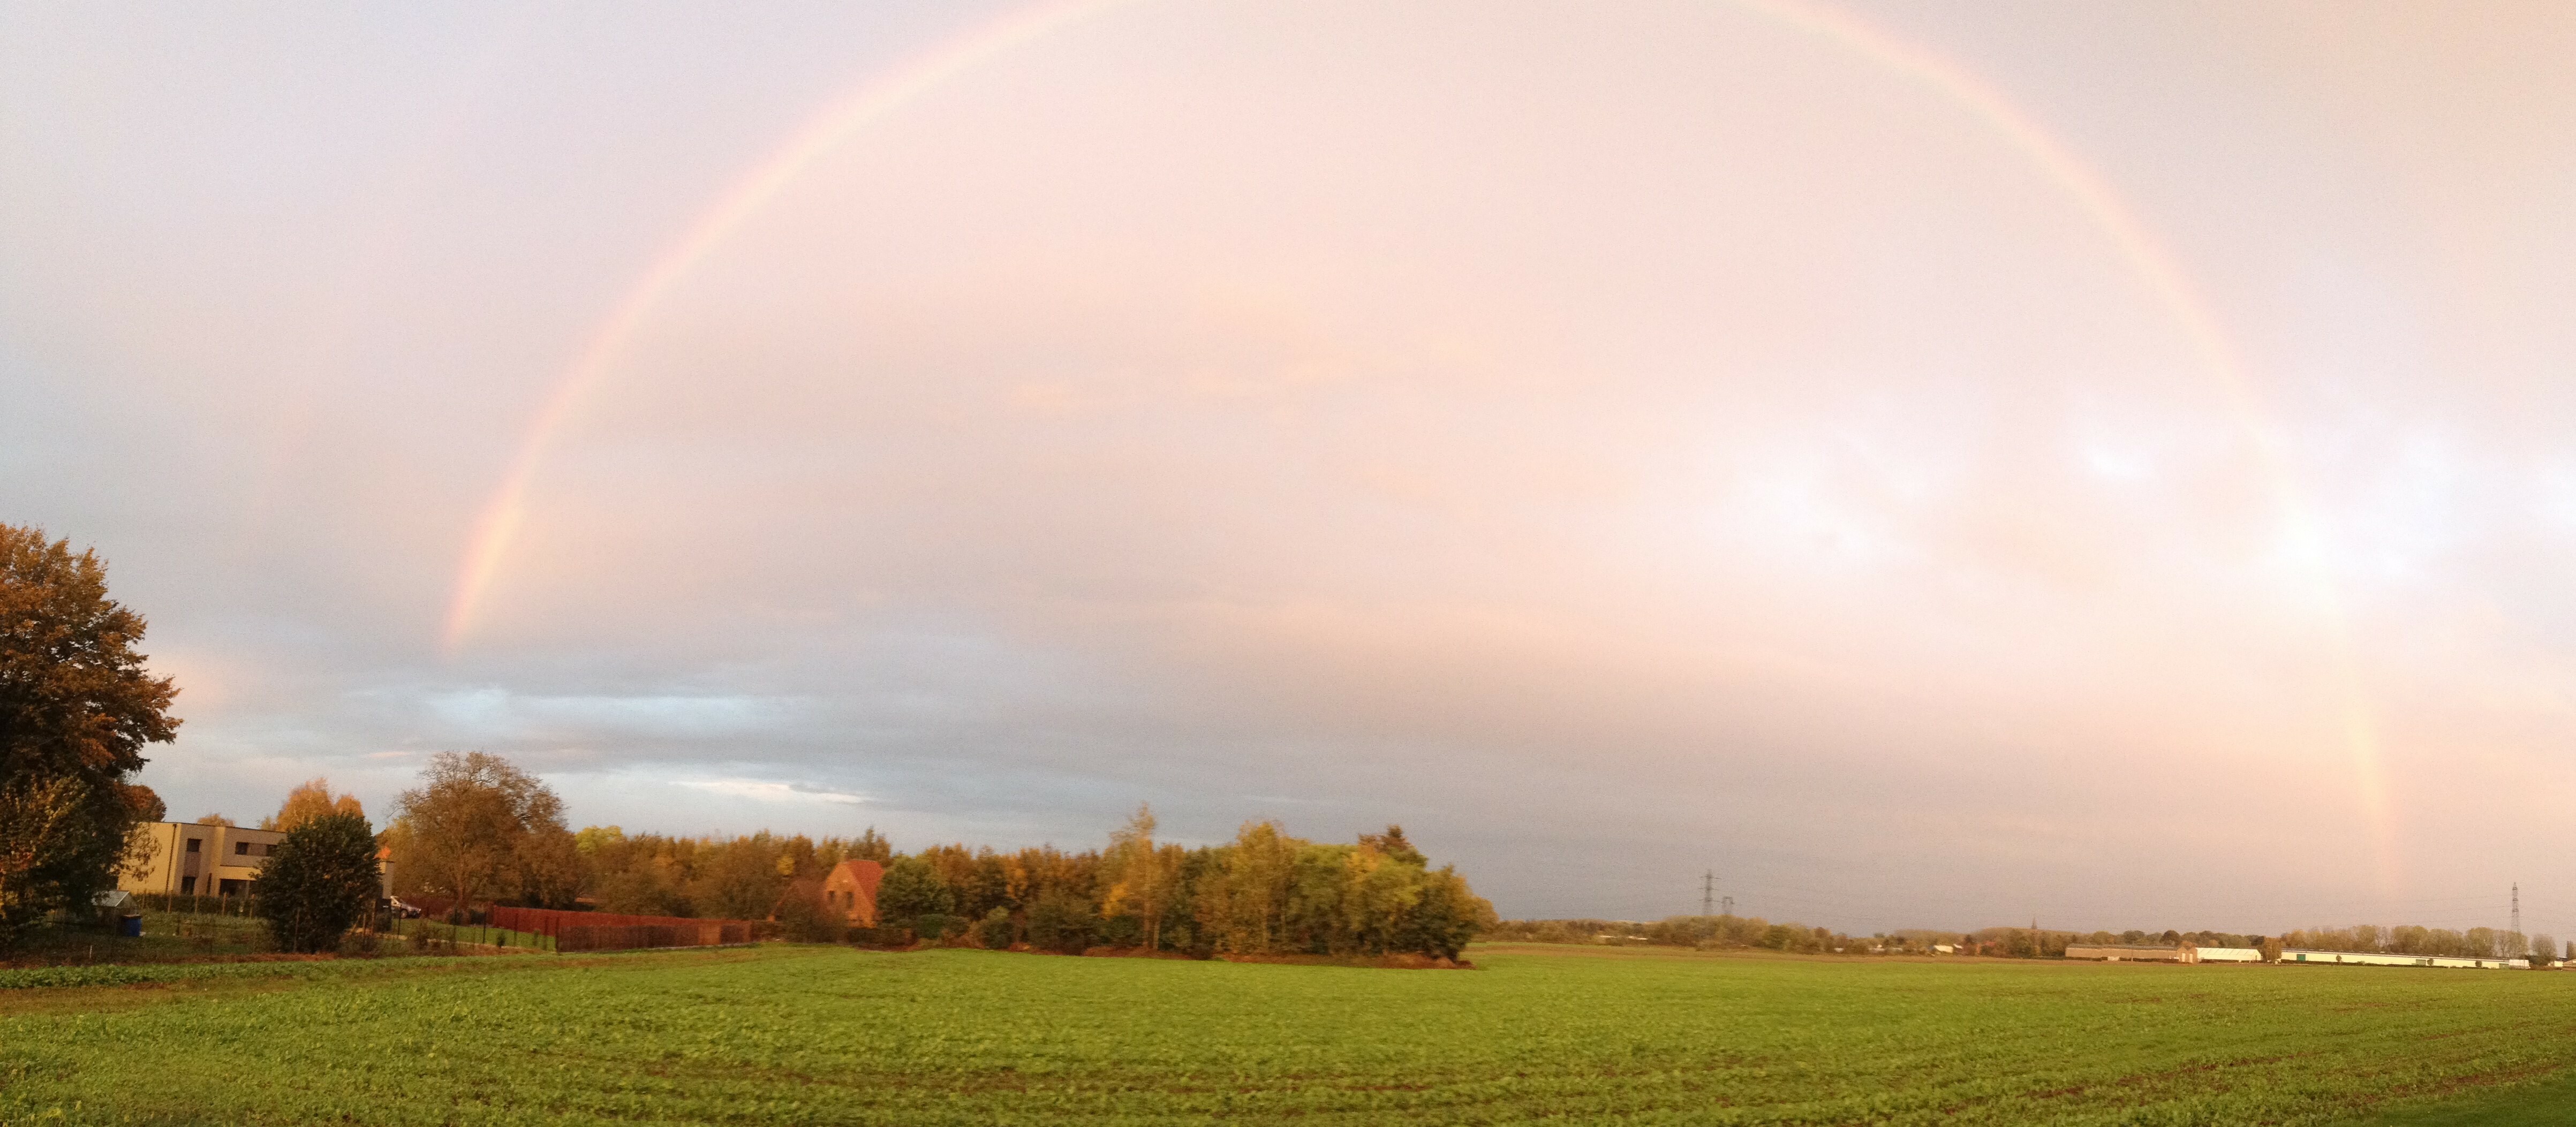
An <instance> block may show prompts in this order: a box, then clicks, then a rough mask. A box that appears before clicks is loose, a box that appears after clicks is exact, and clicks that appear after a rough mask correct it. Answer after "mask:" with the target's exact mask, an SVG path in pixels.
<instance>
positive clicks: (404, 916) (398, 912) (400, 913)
mask: <svg viewBox="0 0 2576 1127" xmlns="http://www.w3.org/2000/svg"><path fill="white" fill-rule="evenodd" d="M385 911H386V913H388V914H390V915H392V916H393V917H394V918H395V919H398V920H416V919H419V918H420V909H418V908H415V907H412V906H411V905H409V904H405V903H403V902H402V897H399V896H393V897H387V898H386V900H385Z"/></svg>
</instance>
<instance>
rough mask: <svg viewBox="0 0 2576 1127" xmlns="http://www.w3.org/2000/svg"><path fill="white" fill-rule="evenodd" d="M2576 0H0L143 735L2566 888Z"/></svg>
mask: <svg viewBox="0 0 2576 1127" xmlns="http://www.w3.org/2000/svg"><path fill="white" fill-rule="evenodd" d="M2571 54H2576V9H2569V8H2567V7H2565V6H2563V5H2549V4H2511V3H2499V4H2493V5H2485V6H2481V7H2479V8H2477V9H2475V10H2474V11H2473V12H2463V11H2461V10H2459V9H2456V8H2454V7H2452V6H2449V5H2442V4H2433V3H2423V4H2401V3H2391V4H2375V5H2366V6H2358V7H2356V6H2350V5H2335V4H2322V3H2319V4H2286V5H2285V4H2235V3H2230V4H2215V3H2212V4H2197V3H2182V4H2156V5H2075V6H2069V5H2061V4H2046V3H1976V4H1966V3H1929V4H1865V3H1857V2H1841V3H1834V4H1823V3H1813V4H1811V3H1806V2H1803V0H1741V2H1733V0H1705V2H1693V3H1678V2H1677V3H1648V2H1625V0H1622V2H1615V3H1602V4H1584V5H1562V4H1522V3H1510V2H1494V0H1477V2H1474V3H1464V2H1461V3H1444V2H1431V0H1424V2H1406V3H1400V4H1386V3H1336V2H1330V0H1327V2H1298V3H1263V2H1241V3H1236V2H1220V3H1191V4H1184V3H1177V2H1166V0H1095V2H1071V3H1063V2H1058V3H1040V4H1035V5H1018V4H1010V3H987V4H975V3H939V4H911V3H891V2H889V3H875V4H867V5H852V4H808V5H797V4H774V5H762V6H760V7H759V8H757V9H756V10H746V9H744V8H742V7H740V6H738V5H686V4H668V5H655V6H647V7H636V6H632V5H606V4H565V5H553V6H542V7H533V8H532V7H530V6H527V5H505V4H491V5H482V6H477V5H472V4H453V5H437V6H433V7H430V8H422V9H411V10H399V11H397V10H390V9H378V10H367V11H351V10H347V9H340V8H332V7H325V6H303V7H299V6H296V5H268V6H259V5H240V6H228V5H213V6H181V5H166V6H124V7H102V6H97V5H70V4H60V5H55V4H28V3H20V2H16V0H0V521H7V522H11V523H18V524H27V525H34V526H37V527H41V528H43V529H44V530H45V531H47V532H48V533H49V534H52V535H55V536H59V537H64V538H68V539H69V540H70V541H71V542H72V543H73V544H74V545H75V546H78V547H90V548H95V549H96V550H97V551H98V552H99V554H100V555H101V556H102V557H103V558H104V559H105V560H106V561H107V562H108V565H109V567H110V569H111V570H110V579H111V584H112V589H113V592H114V593H115V595H116V596H117V597H118V598H120V599H121V600H123V601H125V602H126V603H128V604H129V605H131V606H133V607H134V608H136V609H137V610H139V611H141V612H142V613H143V614H145V615H146V616H147V617H148V618H149V619H150V622H151V633H150V636H149V638H148V641H147V645H146V646H145V649H146V650H147V652H149V653H150V654H151V655H152V666H153V668H155V669H156V670H158V671H160V672H163V673H166V674H169V675H171V676H173V677H175V678H177V681H178V684H179V686H180V688H181V696H180V697H179V701H178V712H179V714H180V715H181V716H182V717H184V718H185V726H184V727H183V729H182V730H181V735H180V738H179V739H178V741H177V742H176V743H174V744H170V745H165V746H161V747H159V748H157V749H155V751H154V752H153V762H152V763H151V764H150V765H149V766H148V767H147V768H146V769H145V771H144V772H143V775H142V780H143V781H144V782H146V783H148V784H149V785H151V786H153V787H154V788H155V789H156V790H158V791H159V792H160V793H161V794H162V795H163V796H164V798H165V799H166V800H167V802H168V803H169V805H170V806H171V808H172V812H173V814H174V815H179V816H194V815H196V814H199V813H214V812H220V813H223V814H228V815H230V816H232V817H234V818H237V819H241V820H244V821H248V820H250V819H252V818H255V817H257V816H259V815H261V814H264V813H267V812H269V811H271V810H273V809H274V808H275V806H276V804H277V803H278V802H279V801H281V800H282V798H283V796H284V794H285V791H286V790H287V788H288V787H290V786H292V785H294V784H295V783H297V782H300V781H302V780H304V779H307V778H311V777H314V776H327V777H329V778H330V779H331V781H332V782H333V783H334V784H336V785H337V786H339V787H341V788H343V789H350V790H354V791H355V792H356V793H357V794H358V795H359V796H360V797H361V799H362V800H364V802H365V804H366V806H367V809H368V810H369V812H370V813H371V814H373V815H375V816H376V817H378V818H379V819H381V818H383V817H384V816H385V815H386V814H387V813H389V812H390V810H391V808H392V805H393V802H394V800H395V796H396V795H397V794H398V793H399V792H400V791H401V790H402V789H403V788H404V787H405V786H406V785H407V784H408V783H409V782H410V780H411V779H412V778H413V777H414V776H415V775H416V774H417V772H418V771H419V770H420V769H421V767H422V765H423V764H424V763H425V761H426V760H427V758H428V757H429V756H430V755H432V754H434V753H436V752H439V751H442V750H475V749H479V750H488V751H492V752H496V753H500V754H503V755H506V756H509V757H510V758H512V759H513V760H515V761H517V762H518V763H520V764H521V765H523V766H525V767H527V768H529V769H530V770H533V771H536V772H538V773H539V774H541V775H542V776H543V777H544V778H545V779H546V780H547V781H548V782H549V783H550V784H551V785H552V786H553V787H554V788H555V789H556V790H557V791H558V792H559V793H561V794H562V795H563V796H564V798H565V800H566V802H567V805H568V807H569V814H570V817H571V819H572V820H573V822H574V823H575V824H576V825H586V824H603V825H604V824H617V825H621V826H624V827H625V828H627V829H628V830H630V831H639V830H655V831H661V832H668V833H686V834H699V833H728V834H730V833H742V832H749V831H753V830H758V829H763V828H768V829H772V830H776V831H780V832H801V833H808V834H817V835H820V834H840V835H852V834H855V833H857V832H858V831H859V830H861V829H863V828H865V827H869V826H874V827H876V828H878V829H879V830H881V831H883V832H885V833H887V834H888V835H890V836H891V837H892V838H893V839H894V841H895V843H896V845H897V846H898V847H900V848H907V849H909V848H919V847H921V846H925V845H929V844H933V843H936V842H945V841H966V842H969V843H979V844H980V843H989V844H993V845H996V846H1001V847H1006V848H1008V847H1016V846H1021V845H1031V844H1038V843H1042V842H1053V843H1055V844H1058V845H1063V846H1068V847H1083V846H1090V845H1096V844H1098V843H1100V842H1101V841H1103V840H1105V838H1106V835H1107V832H1108V830H1109V829H1110V827H1112V826H1113V825H1115V824H1116V823H1117V822H1118V821H1120V820H1121V819H1122V818H1123V817H1124V815H1125V814H1126V813H1128V812H1129V811H1131V810H1133V809H1134V808H1135V806H1136V805H1137V804H1138V803H1140V802H1141V803H1151V804H1152V806H1153V808H1154V810H1155V811H1156V813H1157V814H1158V815H1159V816H1160V818H1161V820H1162V825H1163V829H1164V832H1165V834H1166V835H1167V836H1168V837H1169V838H1171V839H1173V840H1179V841H1185V842H1194V843H1195V842H1215V841H1219V840H1222V839H1224V838H1226V837H1229V836H1231V834H1232V833H1233V831H1234V829H1235V827H1237V826H1238V825H1239V824H1241V823H1243V822H1244V821H1246V820H1249V819H1257V818H1277V819H1280V820H1281V821H1283V822H1284V823H1285V824H1286V825H1287V827H1288V828H1289V829H1290V830H1291V831H1292V832H1295V833H1297V834H1300V835H1301V836H1306V837H1310V838H1317V839H1339V840H1348V839H1349V838H1350V836H1351V835H1353V834H1356V833H1359V832H1364V831H1369V830H1373V829H1375V828H1377V827H1380V826H1383V825H1385V824H1387V823H1390V822H1394V823H1401V824H1402V825H1404V826H1405V828H1406V830H1407V831H1408V833H1409V834H1410V835H1411V836H1412V837H1413V838H1414V839H1415V840H1416V841H1418V842H1419V843H1421V844H1422V845H1423V846H1424V847H1425V848H1426V850H1428V851H1429V852H1431V853H1432V854H1433V855H1434V857H1435V858H1436V859H1438V860H1442V861H1454V862H1455V863H1456V864H1458V866H1459V867H1460V869H1461V871H1462V872H1464V873H1465V874H1466V875H1467V876H1468V877H1469V879H1470V880H1471V881H1472V882H1473V883H1474V885H1475V887H1476V888H1477V889H1478V890H1479V891H1480V892H1482V893H1483V894H1485V895H1487V896H1488V897H1490V898H1491V899H1492V900H1493V901H1494V903H1495V905H1496V907H1497V908H1498V909H1499V910H1500V911H1501V912H1502V913H1504V914H1505V915H1506V916H1512V917H1560V916H1578V915H1597V916H1610V917H1625V918H1649V919H1650V918H1656V917H1660V916H1664V915H1668V914H1676V913H1684V912H1693V911H1696V910H1698V907H1699V902H1700V893H1701V890H1702V878H1703V875H1704V874H1706V873H1710V872H1714V873H1715V874H1716V885H1717V892H1718V894H1719V895H1725V896H1732V897H1733V898H1734V904H1735V907H1736V909H1737V910H1738V911H1739V912H1742V913H1746V914H1759V915H1764V916H1767V917H1769V918H1771V919H1774V920H1779V919H1795V920H1800V921H1803V922H1807V923H1811V924H1821V925H1826V926H1831V927H1835V928H1839V929H1845V930H1851V931H1855V932H1863V931H1875V930H1881V929H1889V928H1897V927H1941V928H1971V927H1979V926H1989V925H2000V924H2008V923H2024V922H2028V921H2031V920H2034V919H2035V920H2037V921H2038V922H2040V923H2041V924H2042V925H2043V926H2052V927H2071V928H2079V929H2086V930H2089V929H2092V928H2107V929H2110V930H2115V931H2116V930H2121V929H2125V928H2131V927H2136V928H2147V929H2159V930H2160V929H2163V928H2167V927H2175V928H2182V929H2186V930H2188V929H2197V928H2213V929H2223V930H2240V931H2265V932H2277V931H2279V930H2282V929H2285V928H2290V927H2299V926H2316V925H2328V924H2347V923H2353V922H2365V921H2367V922H2380V923H2406V922H2414V923H2424V924H2429V925H2434V926H2447V927H2460V928H2465V927H2472V926H2491V927H2499V928H2501V927H2504V926H2505V925H2506V924H2507V923H2508V916H2507V911H2508V898H2509V896H2510V895H2511V891H2510V890H2511V889H2513V888H2514V887H2515V886H2516V885H2517V884H2518V886H2519V888H2520V894H2521V898H2522V902H2523V909H2524V919H2525V928H2526V930H2529V931H2537V932H2554V933H2556V934H2558V935H2560V936H2562V937H2576V851H2571V850H2570V849H2568V848H2566V845H2567V832H2566V829H2565V826H2564V824H2563V823H2561V822H2560V821H2559V820H2558V819H2559V818H2560V817H2561V816H2562V815H2563V814H2564V812H2565V811H2567V810H2568V809H2570V806H2571V799H2576V771H2572V770H2571V767H2576V763H2571V749H2576V585H2571V583H2570V581H2569V579H2568V577H2569V576H2570V575H2576V363H2571V361H2576V317H2570V316H2568V315H2567V312H2566V311H2567V310H2569V309H2570V308H2576V208H2571V207H2569V206H2567V204H2568V201H2569V200H2570V199H2571V198H2576V70H2571V69H2570V68H2568V67H2566V66H2564V65H2563V60H2564V59H2565V58H2567V57H2569V56H2570V55H2571Z"/></svg>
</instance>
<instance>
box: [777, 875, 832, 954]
mask: <svg viewBox="0 0 2576 1127" xmlns="http://www.w3.org/2000/svg"><path fill="white" fill-rule="evenodd" d="M778 924H779V928H780V930H781V932H782V933H783V934H785V935H786V937H787V938H788V939H789V940H791V941H793V942H797V943H838V942H840V941H841V935H842V933H843V932H844V931H846V930H847V929H848V925H847V924H846V923H845V922H844V921H843V920H842V919H841V914H840V913H839V912H835V911H833V910H832V909H830V908H827V907H825V906H824V905H823V888H822V884H821V883H820V882H817V881H811V880H801V881H797V882H796V883H794V884H791V885H789V886H787V896H786V899H784V900H782V901H780V902H779V905H778Z"/></svg>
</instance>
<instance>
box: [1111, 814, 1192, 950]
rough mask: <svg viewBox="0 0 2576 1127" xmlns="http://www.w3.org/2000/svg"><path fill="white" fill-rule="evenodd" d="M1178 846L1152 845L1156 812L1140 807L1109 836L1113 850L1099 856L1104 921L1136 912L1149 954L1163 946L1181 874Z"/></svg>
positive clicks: (1180, 855)
mask: <svg viewBox="0 0 2576 1127" xmlns="http://www.w3.org/2000/svg"><path fill="white" fill-rule="evenodd" d="M1185 852H1186V851H1184V850H1183V849H1181V847H1179V846H1177V845H1171V846H1161V847H1157V846H1156V845H1155V844H1154V808H1153V807H1151V806H1143V805H1139V806H1138V807H1136V814H1135V816H1134V817H1131V818H1129V819H1127V824H1126V825H1125V826H1122V827H1120V828H1118V829H1117V830H1115V831H1113V832H1111V833H1110V835H1109V851H1108V852H1106V853H1103V854H1101V855H1100V879H1101V881H1102V882H1103V883H1105V884H1106V885H1107V886H1108V887H1107V888H1106V889H1105V890H1104V891H1102V893H1101V894H1100V918H1102V919H1104V920H1106V919H1109V918H1112V917H1114V916H1118V915H1120V914H1122V913H1126V914H1133V915H1134V916H1135V917H1136V919H1137V922H1138V923H1139V924H1140V925H1142V927H1143V930H1144V935H1143V938H1144V941H1145V943H1144V945H1145V949H1146V950H1148V951H1158V950H1161V949H1162V946H1163V917H1164V916H1165V915H1166V914H1168V913H1169V911H1170V909H1171V905H1172V892H1173V886H1174V885H1176V884H1178V883H1179V881H1180V875H1181V858H1182V857H1183V856H1184V855H1185Z"/></svg>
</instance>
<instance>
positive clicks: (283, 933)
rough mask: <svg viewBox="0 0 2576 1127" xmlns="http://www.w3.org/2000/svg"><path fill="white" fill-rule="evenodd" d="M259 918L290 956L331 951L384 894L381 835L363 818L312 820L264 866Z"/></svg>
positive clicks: (329, 816) (303, 823) (292, 832)
mask: <svg viewBox="0 0 2576 1127" xmlns="http://www.w3.org/2000/svg"><path fill="white" fill-rule="evenodd" d="M256 888H257V889H258V900H259V914H260V916H261V917H262V918H264V919H266V920H267V921H268V931H269V934H270V935H271V936H273V937H275V938H276V940H277V945H278V947H279V948H280V949H282V950H287V951H330V950H336V949H338V947H339V946H340V937H341V936H343V935H346V934H348V933H349V929H350V928H352V927H356V926H357V925H358V923H359V921H361V920H364V919H366V918H367V913H369V912H370V911H372V910H374V908H375V905H376V897H377V895H378V894H379V893H380V892H382V891H383V889H384V871H383V870H382V869H380V868H378V867H377V864H376V834H375V831H374V830H373V829H372V828H370V827H369V826H368V825H367V819H366V818H365V816H363V815H359V814H345V813H336V812H335V813H329V814H323V815H321V816H319V817H312V818H306V819H303V820H302V821H299V822H297V823H296V824H295V828H294V829H291V830H288V831H286V840H284V841H281V842H278V843H277V848H276V849H275V850H274V851H272V852H271V853H270V854H269V857H268V863H267V864H266V865H264V866H261V868H260V872H259V884H258V885H257V886H256Z"/></svg>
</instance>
